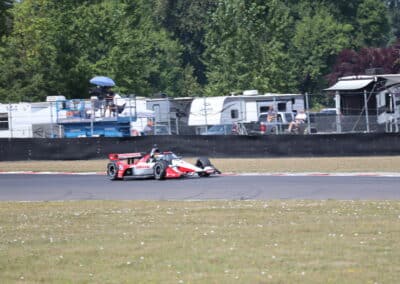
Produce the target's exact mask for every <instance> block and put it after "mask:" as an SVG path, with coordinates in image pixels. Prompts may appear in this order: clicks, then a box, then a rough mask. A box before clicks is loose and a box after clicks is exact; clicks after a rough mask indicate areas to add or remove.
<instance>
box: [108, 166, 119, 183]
mask: <svg viewBox="0 0 400 284" xmlns="http://www.w3.org/2000/svg"><path fill="white" fill-rule="evenodd" d="M107 176H108V177H109V178H110V180H119V178H118V166H117V164H116V163H108V165H107Z"/></svg>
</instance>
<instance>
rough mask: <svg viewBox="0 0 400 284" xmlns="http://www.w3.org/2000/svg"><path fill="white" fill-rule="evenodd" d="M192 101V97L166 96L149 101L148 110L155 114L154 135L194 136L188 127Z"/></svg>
mask: <svg viewBox="0 0 400 284" xmlns="http://www.w3.org/2000/svg"><path fill="white" fill-rule="evenodd" d="M192 101H193V98H192V97H181V98H169V97H167V96H166V95H160V96H159V97H157V98H149V99H147V109H148V110H151V111H153V112H154V134H156V135H171V134H180V135H189V134H194V132H193V129H192V128H191V127H188V119H189V113H190V106H191V103H192Z"/></svg>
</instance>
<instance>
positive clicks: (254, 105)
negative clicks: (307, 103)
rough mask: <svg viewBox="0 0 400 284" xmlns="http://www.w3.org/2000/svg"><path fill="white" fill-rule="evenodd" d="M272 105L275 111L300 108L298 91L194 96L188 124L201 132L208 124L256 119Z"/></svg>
mask: <svg viewBox="0 0 400 284" xmlns="http://www.w3.org/2000/svg"><path fill="white" fill-rule="evenodd" d="M271 107H273V108H274V110H275V111H277V112H293V111H301V110H304V96H303V95H302V94H271V93H267V94H259V92H258V91H256V90H250V91H244V92H243V94H240V95H232V96H219V97H202V98H195V99H194V100H193V102H192V105H191V109H190V115H189V121H188V124H189V126H194V127H196V133H197V134H201V133H203V132H204V131H206V129H207V128H208V126H211V125H229V124H234V123H249V122H255V121H258V119H259V115H260V114H261V113H265V112H268V110H269V109H270V108H271Z"/></svg>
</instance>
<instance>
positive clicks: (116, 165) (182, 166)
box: [107, 148, 221, 180]
mask: <svg viewBox="0 0 400 284" xmlns="http://www.w3.org/2000/svg"><path fill="white" fill-rule="evenodd" d="M108 157H109V160H110V161H109V163H108V164H107V175H108V177H109V178H110V179H111V180H122V179H124V177H140V178H147V177H154V178H155V179H157V180H163V179H169V178H180V177H184V176H200V177H208V176H209V175H212V174H220V173H221V172H220V171H219V170H217V169H216V168H215V167H214V166H213V165H212V164H211V162H210V160H209V159H208V158H198V159H197V161H196V164H195V165H192V164H190V163H188V162H185V161H183V160H182V159H181V158H180V157H178V156H176V155H175V154H174V153H172V152H162V153H161V152H159V150H158V149H157V148H153V149H152V150H151V152H150V153H147V154H146V153H145V154H144V153H123V154H109V155H108Z"/></svg>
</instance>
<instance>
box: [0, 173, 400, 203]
mask: <svg viewBox="0 0 400 284" xmlns="http://www.w3.org/2000/svg"><path fill="white" fill-rule="evenodd" d="M269 199H315V200H321V199H337V200H400V177H399V176H395V177H381V176H265V175H256V176H246V175H243V176H215V177H209V178H187V179H179V180H165V181H156V180H152V179H147V180H137V179H131V180H125V181H110V180H108V179H107V177H106V176H104V175H42V174H37V175H29V174H28V175H26V174H2V175H0V200H2V201H56V200H269Z"/></svg>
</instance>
